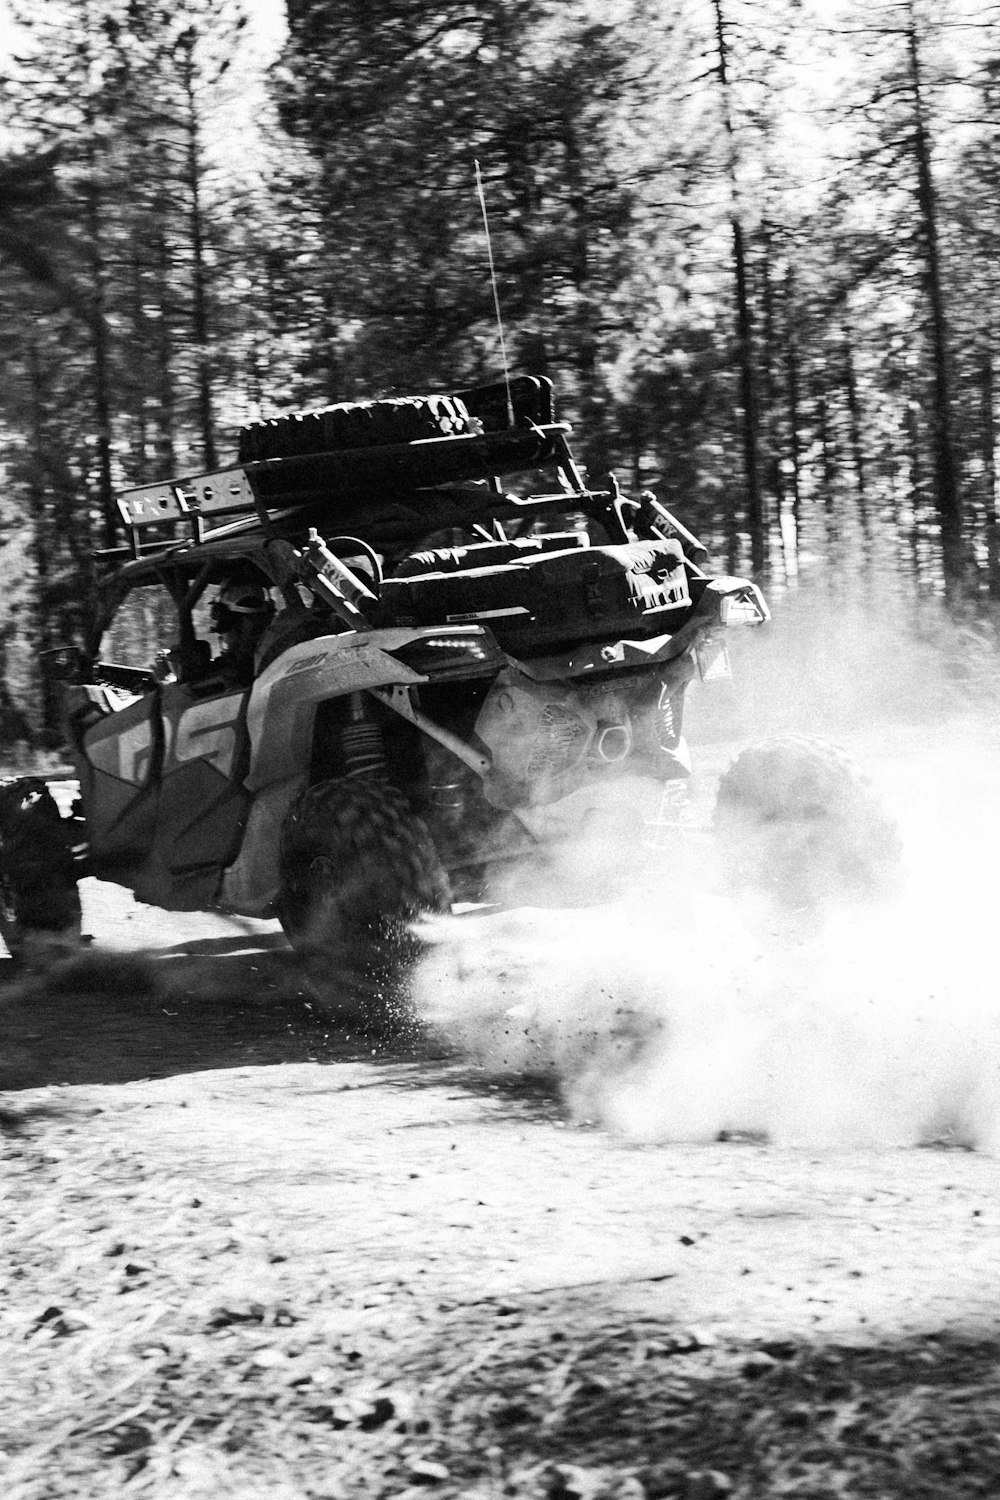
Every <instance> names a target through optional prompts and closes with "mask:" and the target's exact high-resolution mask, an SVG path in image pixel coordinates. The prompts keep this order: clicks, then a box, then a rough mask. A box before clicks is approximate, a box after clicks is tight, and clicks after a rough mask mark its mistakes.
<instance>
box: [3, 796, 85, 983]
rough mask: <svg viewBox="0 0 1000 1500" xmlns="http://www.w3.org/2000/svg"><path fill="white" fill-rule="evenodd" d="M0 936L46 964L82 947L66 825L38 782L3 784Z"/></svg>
mask: <svg viewBox="0 0 1000 1500" xmlns="http://www.w3.org/2000/svg"><path fill="white" fill-rule="evenodd" d="M0 936H2V937H3V940H4V942H5V943H6V945H7V950H8V952H9V953H10V955H11V957H12V958H15V959H21V960H36V959H37V960H38V961H42V960H44V959H46V958H49V957H56V956H58V955H60V954H62V953H66V952H69V951H72V950H73V949H75V948H76V947H78V946H79V943H80V893H79V891H78V889H77V884H76V868H75V865H74V862H73V850H72V844H71V838H70V833H69V831H68V826H67V823H66V821H65V820H64V819H63V818H62V817H61V816H60V813H59V808H58V806H57V805H56V801H55V798H54V797H53V796H52V793H51V792H50V791H49V789H48V787H47V786H46V785H45V782H44V781H41V780H39V779H38V778H37V777H22V778H19V779H18V780H17V781H9V782H6V783H4V784H0Z"/></svg>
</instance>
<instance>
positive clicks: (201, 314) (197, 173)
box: [181, 30, 217, 469]
mask: <svg viewBox="0 0 1000 1500" xmlns="http://www.w3.org/2000/svg"><path fill="white" fill-rule="evenodd" d="M181 41H182V45H183V47H184V54H183V67H182V70H181V81H182V85H183V89H184V102H185V106H186V117H185V121H184V129H185V136H186V150H185V177H186V184H185V185H186V187H187V192H188V209H189V213H188V224H189V227H190V233H191V335H192V341H193V343H194V351H195V383H196V387H197V393H198V426H199V429H200V434H201V449H202V457H203V461H204V464H205V468H206V469H214V468H215V467H216V463H217V456H216V448H215V418H214V413H213V409H212V365H211V350H210V348H209V317H208V277H207V272H206V268H205V223H204V215H203V211H202V203H201V139H200V127H199V118H198V100H197V97H196V94H195V74H194V44H195V35H194V31H193V30H192V31H189V32H187V33H185V35H184V37H183V38H182V39H181Z"/></svg>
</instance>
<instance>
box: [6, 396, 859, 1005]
mask: <svg viewBox="0 0 1000 1500" xmlns="http://www.w3.org/2000/svg"><path fill="white" fill-rule="evenodd" d="M567 431H568V429H567V427H566V426H565V424H563V423H561V422H558V421H557V420H555V418H554V415H553V410H552V391H551V386H550V383H549V382H548V381H546V380H542V379H534V378H529V377H523V376H522V377H518V378H517V379H515V380H513V381H511V382H510V383H509V384H508V383H504V384H500V385H496V386H487V387H483V388H479V389H475V390H466V391H458V392H454V393H451V394H447V395H432V396H421V397H406V398H397V399H387V400H375V401H370V402H351V403H346V404H342V405H336V406H330V407H327V408H326V409H324V410H320V411H314V412H305V413H302V414H299V415H292V416H282V417H278V418H276V419H274V420H271V421H261V422H256V423H254V424H252V425H250V426H248V427H246V428H245V429H244V430H243V432H242V434H241V437H240V445H239V455H238V462H237V463H236V464H235V465H234V466H233V467H231V468H228V469H226V470H224V471H222V472H217V473H211V474H199V475H195V476H192V477H188V478H181V479H172V480H168V481H164V482H163V483H157V484H149V485H144V486H142V487H139V488H135V489H130V490H127V491H125V492H124V493H123V494H122V495H121V497H120V500H119V506H120V511H121V516H122V520H123V523H124V527H125V532H126V535H127V537H128V545H127V546H126V547H123V548H121V549H119V550H118V551H116V552H114V553H105V554H103V555H101V556H100V559H99V564H100V570H101V576H100V586H99V606H98V609H97V612H96V617H95V619H94V621H93V628H92V630H91V633H90V637H89V639H88V640H87V641H86V642H85V643H84V644H83V645H82V646H77V647H66V648H63V649H62V650H61V652H59V653H57V656H58V665H59V670H60V675H61V677H62V679H63V682H64V702H65V733H66V738H67V742H68V745H69V748H70V751H71V754H72V757H73V760H74V762H75V766H76V770H77V774H78V777H79V787H80V790H79V799H78V802H77V804H76V806H75V809H74V811H73V814H72V816H71V817H70V818H65V817H64V818H60V816H59V813H58V810H57V808H56V805H55V802H54V801H53V800H52V798H51V795H50V794H49V792H48V790H47V789H46V787H45V786H44V784H42V783H40V782H37V781H34V780H31V779H28V780H23V781H20V782H16V783H10V784H8V785H7V787H6V788H4V789H3V791H2V793H0V837H2V848H0V857H2V875H3V889H4V900H3V912H2V917H0V927H2V930H3V932H4V935H5V937H6V940H7V943H8V946H9V947H10V948H11V950H12V951H15V952H16V951H17V950H18V948H19V947H20V946H21V945H22V944H23V943H24V942H25V941H26V940H27V939H28V938H29V937H30V936H32V935H34V937H36V938H37V937H39V936H41V937H45V936H46V935H48V936H50V937H54V936H56V935H58V934H68V935H69V936H70V938H72V937H73V936H74V934H75V933H76V932H78V929H79V903H78V900H77V896H76V887H75V879H76V876H77V875H78V874H80V873H81V871H82V872H86V873H89V874H92V875H95V876H97V877H99V878H100V879H102V880H110V881H114V882H117V883H118V884H120V885H122V886H125V887H126V888H128V889H129V890H131V891H133V892H134V893H135V895H136V897H137V898H138V899H140V900H141V901H144V902H149V903H153V904H156V905H159V906H162V907H165V908H168V909H171V910H190V909H214V910H218V911H222V912H228V913H241V914H244V915H250V916H254V917H263V916H275V915H276V916H277V917H279V918H280V920H281V922H282V924H283V926H284V929H285V931H286V933H287V934H288V937H289V938H290V940H291V942H292V944H293V945H294V946H295V947H296V948H297V949H298V950H299V951H300V952H301V953H302V954H303V955H304V956H305V957H306V959H307V961H309V963H310V964H311V967H312V971H313V973H314V975H317V976H326V977H327V978H328V979H330V980H331V981H333V982H334V983H335V982H336V980H337V976H338V974H343V973H344V972H345V971H348V970H349V971H350V972H351V974H352V975H353V976H354V978H355V979H356V978H357V976H358V974H359V970H360V969H361V968H367V970H368V973H369V975H370V976H371V975H374V976H375V977H374V979H372V981H371V982H372V985H373V987H374V988H375V989H377V988H379V987H380V986H381V985H382V984H383V983H384V980H385V970H386V966H387V964H388V962H389V960H388V958H387V955H388V954H389V953H390V950H392V949H393V945H394V944H396V945H397V948H396V950H395V951H396V952H397V953H398V951H399V948H398V945H399V943H400V942H401V940H402V938H401V935H402V934H403V932H404V931H405V930H406V928H407V927H408V924H410V922H411V919H412V918H413V917H415V916H416V915H418V914H419V913H421V912H426V911H434V910H441V909H443V908H446V907H447V906H448V905H449V903H450V902H453V901H456V900H467V901H484V900H485V901H488V900H490V899H491V898H495V896H496V892H497V890H498V889H499V888H501V886H502V885H503V882H502V880H500V878H499V876H498V872H500V871H502V870H504V869H505V868H509V867H510V865H511V862H514V863H516V862H518V861H521V860H523V859H525V858H530V857H531V855H532V853H533V851H537V850H538V849H539V847H545V846H546V845H547V844H548V843H550V842H551V841H552V840H558V839H559V838H564V837H566V836H567V835H569V834H572V833H573V832H574V831H576V830H577V829H578V828H579V827H580V826H581V825H582V824H583V823H584V822H585V820H586V818H587V817H588V815H589V814H591V813H595V812H599V811H600V809H601V808H602V807H606V806H608V805H613V804H614V794H615V791H616V789H618V788H620V787H621V786H622V785H623V784H624V782H625V780H626V779H628V781H629V783H630V784H631V785H632V786H635V785H638V786H639V787H640V788H645V789H646V792H647V793H648V795H646V797H645V803H644V810H643V811H642V813H641V815H640V816H639V820H638V822H637V824H636V826H635V829H634V834H635V837H636V838H637V839H641V837H642V836H643V827H644V826H645V825H647V824H651V825H656V824H657V823H658V822H662V821H664V811H665V810H669V807H670V806H671V804H672V803H673V801H674V800H675V796H676V793H677V791H678V789H679V788H681V787H682V786H683V783H684V781H685V778H687V776H688V774H689V769H690V765H689V758H688V751H687V748H686V745H685V741H684V738H683V734H682V713H683V705H684V694H685V689H686V687H687V685H688V683H689V681H690V680H691V678H692V677H693V676H694V675H695V674H696V673H697V672H698V671H699V670H700V671H701V672H702V674H703V675H711V673H712V671H713V669H714V668H715V667H717V666H718V664H719V662H720V659H721V655H722V653H723V650H724V648H723V644H722V640H721V636H722V632H723V631H724V628H725V627H726V626H728V625H731V624H734V623H736V622H745V623H749V624H760V623H762V622H764V621H766V620H767V618H768V610H767V606H766V605H765V603H764V600H763V598H762V596H761V594H760V592H759V590H758V589H757V587H756V586H755V585H754V584H753V583H751V582H749V581H747V580H745V579H741V578H732V577H718V576H715V577H713V576H709V574H708V573H707V572H706V571H705V563H706V551H705V548H704V547H703V546H702V545H701V543H700V542H699V541H698V540H697V538H696V537H695V536H693V535H692V534H691V532H690V531H688V530H687V529H686V528H685V527H684V526H683V525H682V524H681V523H680V522H679V521H678V520H676V519H675V518H674V516H672V515H671V514H670V513H669V512H668V511H667V510H666V509H665V508H664V507H663V506H662V505H661V504H660V503H659V502H658V501H657V500H656V499H655V498H654V497H653V496H652V495H651V494H649V493H648V492H644V493H642V494H641V495H639V496H636V497H635V498H626V497H625V496H624V495H623V494H622V493H621V492H620V491H619V488H618V485H617V483H616V482H615V481H614V480H613V478H610V477H609V479H608V480H607V481H606V486H605V487H603V488H599V489H594V488H590V487H588V484H587V483H586V482H585V480H584V477H583V475H582V474H581V471H580V469H579V468H578V467H577V464H576V463H575V461H574V458H573V455H572V453H571V451H570V448H569V446H568V442H567ZM234 584H235V585H239V586H242V587H243V588H244V590H245V591H246V592H247V596H248V597H249V598H250V599H251V603H250V604H248V605H247V609H248V610H252V609H254V608H255V605H254V603H253V601H254V600H256V601H257V606H256V612H257V614H258V616H259V618H258V621H257V624H258V627H259V628H258V633H257V638H256V640H255V641H254V643H253V645H254V647H255V649H254V651H253V652H252V654H251V655H250V657H249V659H245V660H244V663H243V666H242V668H241V667H240V665H239V663H238V662H236V661H235V659H233V658H232V657H231V656H230V654H229V653H223V655H222V656H221V657H216V658H214V659H213V657H212V646H211V636H212V632H213V624H212V618H211V616H210V613H209V602H210V601H211V599H212V598H213V597H215V596H217V595H218V594H219V592H220V591H223V592H224V591H227V590H228V591H229V597H230V599H232V597H233V594H232V590H233V587H234ZM238 592H239V589H238V588H237V593H238ZM216 618H217V617H216ZM137 646H138V647H139V649H140V650H145V651H146V653H147V654H146V658H145V660H144V661H143V660H140V661H139V662H138V664H137V663H136V661H135V655H134V653H135V650H136V648H137ZM157 647H159V648H161V649H160V651H159V658H158V660H156V661H153V660H152V658H153V657H154V656H156V655H157V650H156V648H157ZM129 650H131V652H132V654H133V659H132V661H131V662H129V661H128V660H127V659H124V660H123V659H122V658H123V657H127V652H128V651H129ZM747 756H748V758H742V757H741V760H740V761H738V762H737V764H736V766H734V768H733V770H732V771H731V772H730V773H729V776H728V777H727V779H726V781H725V782H724V785H723V789H722V793H721V799H720V809H721V812H722V815H723V818H724V820H725V821H726V824H727V827H728V828H729V830H730V831H731V832H732V833H733V834H734V836H735V835H738V834H739V833H740V831H741V830H742V832H743V834H746V832H747V829H748V828H749V829H750V830H751V835H752V836H751V838H750V840H749V841H747V840H746V839H744V842H743V845H742V853H741V858H743V859H745V860H746V861H747V863H748V867H749V865H750V864H752V862H753V860H754V858H755V857H756V854H755V851H757V852H759V849H760V848H761V847H763V846H762V844H761V842H760V840H759V839H758V838H757V836H756V835H757V832H759V825H760V823H761V821H762V820H763V821H767V822H771V823H773V822H775V821H776V820H781V819H785V820H786V821H787V820H788V819H791V820H792V821H794V822H795V824H796V827H797V828H799V830H800V832H801V829H802V828H803V827H805V828H806V832H807V833H808V831H809V828H810V827H811V826H812V825H813V824H815V822H816V819H817V817H823V818H827V819H828V818H830V817H833V818H835V819H837V818H839V819H840V820H841V821H844V817H843V816H842V814H844V810H845V809H849V813H850V821H851V826H852V828H857V829H859V830H860V832H859V833H858V835H857V837H856V838H855V839H854V844H853V845H852V846H851V852H850V858H851V859H852V860H854V859H855V857H856V863H857V865H858V868H859V869H860V868H862V867H864V868H865V869H867V868H868V866H869V865H870V863H871V860H870V855H871V847H872V839H871V834H872V817H873V816H874V813H873V812H872V810H871V809H870V808H869V807H868V805H867V804H866V803H865V802H864V796H865V794H863V793H858V792H857V790H856V788H855V786H854V782H853V780H852V777H851V773H850V770H849V768H847V769H845V767H844V765H842V764H841V763H840V762H839V761H838V760H837V759H836V757H833V758H831V756H830V755H829V754H828V753H827V752H826V751H822V750H818V749H817V748H816V747H814V746H811V745H809V744H807V743H806V742H779V743H778V744H777V746H775V745H772V746H770V747H765V748H764V749H758V750H757V751H755V752H747ZM859 797H860V799H861V800H860V802H859ZM642 800H643V799H642V798H640V804H641V803H642ZM831 810H832V811H831ZM875 843H876V844H877V843H878V839H876V840H875ZM883 843H884V840H883ZM74 849H75V851H76V853H75V854H74V852H73V851H74ZM81 859H82V862H81ZM74 861H75V862H74ZM783 878H784V876H783V874H782V872H781V869H780V868H779V869H778V872H777V874H776V875H775V876H774V879H775V880H776V881H777V882H778V883H780V881H781V880H782V879H783Z"/></svg>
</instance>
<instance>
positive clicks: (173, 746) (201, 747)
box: [163, 693, 244, 776]
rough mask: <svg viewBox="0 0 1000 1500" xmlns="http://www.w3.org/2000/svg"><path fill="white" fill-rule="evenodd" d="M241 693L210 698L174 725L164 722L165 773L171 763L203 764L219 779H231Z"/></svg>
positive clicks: (181, 717) (189, 709) (193, 705)
mask: <svg viewBox="0 0 1000 1500" xmlns="http://www.w3.org/2000/svg"><path fill="white" fill-rule="evenodd" d="M243 697H244V694H243V693H232V694H230V695H229V696H228V697H226V698H213V699H212V700H211V701H210V702H207V703H195V704H192V706H191V707H190V708H186V709H185V710H184V712H183V713H182V714H181V716H180V718H179V719H178V720H177V722H176V724H175V723H174V722H173V721H172V720H171V719H169V718H167V719H165V720H164V725H163V728H164V731H165V737H166V743H165V746H164V750H165V769H167V770H169V768H170V763H171V761H173V762H175V763H176V764H178V765H179V764H181V763H182V762H184V761H189V760H207V761H209V762H210V763H211V764H212V765H213V766H214V767H215V769H216V770H217V771H218V772H219V774H220V775H221V776H232V771H233V761H234V759H235V758H236V722H237V719H238V718H239V711H240V705H241V703H242V702H243Z"/></svg>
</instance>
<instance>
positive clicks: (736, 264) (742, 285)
mask: <svg viewBox="0 0 1000 1500" xmlns="http://www.w3.org/2000/svg"><path fill="white" fill-rule="evenodd" d="M712 4H713V9H714V11H715V37H716V45H717V48H718V59H719V61H718V67H717V69H716V75H717V77H718V80H719V87H720V90H721V94H722V116H723V125H724V128H725V132H726V143H727V147H728V158H729V159H728V170H729V189H730V194H731V199H732V211H731V214H730V227H731V230H732V244H733V278H734V281H735V289H736V350H737V359H738V363H739V374H740V403H741V407H742V438H743V477H744V484H745V486H746V502H747V504H746V511H747V529H748V531H749V532H750V552H751V561H752V564H753V568H754V570H755V571H759V570H760V569H762V568H763V567H764V565H765V563H766V561H767V538H766V535H765V524H764V499H763V495H762V493H761V486H760V459H759V447H760V443H759V437H758V416H757V387H756V379H755V375H754V360H753V320H752V317H751V313H750V297H749V292H748V289H747V255H746V242H745V237H744V233H743V223H742V220H741V217H740V204H739V180H738V173H737V170H736V137H735V132H734V130H733V112H732V106H731V102H730V97H729V72H728V47H727V44H726V22H725V18H724V16H723V14H722V0H712Z"/></svg>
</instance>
